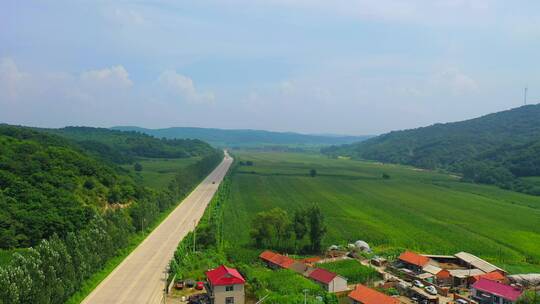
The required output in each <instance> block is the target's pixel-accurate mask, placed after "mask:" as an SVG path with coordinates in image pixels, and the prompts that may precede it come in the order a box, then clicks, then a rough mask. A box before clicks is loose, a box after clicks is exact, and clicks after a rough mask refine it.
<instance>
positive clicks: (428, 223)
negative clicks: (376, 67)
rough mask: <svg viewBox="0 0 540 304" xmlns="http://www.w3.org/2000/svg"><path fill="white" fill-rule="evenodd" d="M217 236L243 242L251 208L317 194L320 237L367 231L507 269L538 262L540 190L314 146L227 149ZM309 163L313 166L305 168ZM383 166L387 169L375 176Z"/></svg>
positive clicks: (398, 243)
mask: <svg viewBox="0 0 540 304" xmlns="http://www.w3.org/2000/svg"><path fill="white" fill-rule="evenodd" d="M235 157H236V158H237V160H238V161H252V162H253V166H239V167H238V168H237V169H236V171H235V173H233V176H232V184H231V197H230V201H229V202H228V203H227V204H226V205H225V206H226V207H225V210H224V216H225V222H228V223H238V224H234V225H225V236H226V238H227V239H228V240H227V241H228V242H230V243H231V244H235V245H238V244H247V243H249V242H250V238H249V230H250V229H249V226H250V223H251V222H250V221H251V218H252V216H253V215H254V214H256V213H257V212H260V211H263V210H268V209H269V208H272V207H280V208H283V209H285V210H288V211H293V210H295V208H299V207H302V206H309V205H310V204H317V205H319V206H320V208H321V209H322V210H323V212H324V214H325V216H326V223H327V225H328V233H327V235H326V237H325V239H324V244H325V245H330V244H347V243H349V242H353V241H355V240H358V239H362V240H365V241H367V242H368V243H370V244H371V245H372V247H374V249H375V251H376V252H379V253H383V254H396V253H398V252H399V251H400V250H402V249H403V248H408V249H412V250H417V251H419V252H424V253H433V254H452V253H456V252H459V251H467V252H470V253H473V254H476V255H479V256H481V257H483V258H485V259H487V260H489V261H492V262H494V263H497V264H498V265H500V266H502V267H505V268H507V269H508V270H509V271H511V272H521V271H540V197H535V196H529V195H525V194H520V193H517V192H511V191H505V190H501V189H499V188H496V187H491V186H485V185H475V184H468V183H462V182H459V180H458V178H457V177H455V176H451V175H447V174H442V173H436V172H429V171H423V170H418V169H414V168H411V167H405V166H398V165H389V164H380V163H373V162H361V161H353V160H347V159H328V158H326V157H324V156H321V155H318V154H300V153H270V152H269V153H255V152H243V153H242V152H237V153H235ZM311 169H315V170H316V171H317V175H316V176H315V177H310V176H309V171H310V170H311ZM383 173H385V174H387V175H388V176H389V178H387V179H384V178H383V177H382V175H383Z"/></svg>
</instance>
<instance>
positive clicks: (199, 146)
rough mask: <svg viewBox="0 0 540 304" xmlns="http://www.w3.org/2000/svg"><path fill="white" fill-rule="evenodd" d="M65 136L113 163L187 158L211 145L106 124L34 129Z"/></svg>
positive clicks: (205, 150) (211, 150) (207, 149)
mask: <svg viewBox="0 0 540 304" xmlns="http://www.w3.org/2000/svg"><path fill="white" fill-rule="evenodd" d="M37 130H40V131H45V132H48V133H52V134H56V135H59V136H62V137H65V138H68V139H70V140H72V141H74V142H76V143H77V145H78V146H79V147H80V148H81V149H83V150H85V151H86V152H88V153H90V154H93V155H95V156H99V157H101V158H103V159H107V160H109V161H112V162H114V163H119V164H122V163H131V162H133V161H134V159H135V158H136V157H148V158H188V157H194V156H202V155H207V154H210V153H212V152H213V150H214V149H213V148H212V147H211V146H210V145H208V144H207V143H205V142H203V141H201V140H198V139H161V138H155V137H152V136H150V135H147V134H143V133H140V132H129V131H128V132H123V131H119V130H111V129H105V128H91V127H66V128H61V129H37Z"/></svg>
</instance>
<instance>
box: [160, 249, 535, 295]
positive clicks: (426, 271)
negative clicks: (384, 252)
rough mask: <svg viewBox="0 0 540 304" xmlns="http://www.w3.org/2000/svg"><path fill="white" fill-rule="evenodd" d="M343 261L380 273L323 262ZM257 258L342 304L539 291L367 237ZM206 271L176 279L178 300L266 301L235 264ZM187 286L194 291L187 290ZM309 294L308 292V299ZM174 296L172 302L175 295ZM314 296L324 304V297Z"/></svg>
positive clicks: (469, 264) (530, 281) (527, 282)
mask: <svg viewBox="0 0 540 304" xmlns="http://www.w3.org/2000/svg"><path fill="white" fill-rule="evenodd" d="M345 261H350V262H351V263H352V262H357V263H358V264H359V265H361V267H366V268H369V269H371V270H373V271H374V273H376V274H377V275H376V276H372V277H370V279H369V280H367V281H366V282H363V283H356V282H350V280H349V279H348V278H347V277H346V276H344V275H341V274H339V273H337V272H339V271H336V272H332V271H330V270H328V269H325V268H328V267H325V265H329V264H333V263H334V264H335V263H343V262H345ZM258 262H259V263H262V264H263V265H264V266H265V267H267V268H268V269H271V270H274V271H279V270H288V271H291V272H294V273H296V274H297V275H298V276H302V277H304V278H306V279H308V280H310V281H312V282H314V283H316V284H317V285H319V286H320V287H321V288H322V290H324V291H326V292H328V293H332V294H335V295H336V297H337V299H338V301H339V303H340V304H341V303H343V304H345V303H350V304H400V303H401V304H413V303H419V304H454V303H455V304H511V303H519V302H518V301H519V299H520V298H521V297H522V295H523V294H524V293H525V292H531V294H534V295H537V293H538V291H539V290H540V274H522V275H509V274H508V272H507V271H505V270H504V269H502V268H500V267H497V266H496V265H493V264H491V263H489V262H487V261H485V260H483V259H481V258H479V257H477V256H475V255H473V254H470V253H467V252H458V253H456V254H454V255H436V254H420V253H417V252H413V251H408V250H407V251H403V252H401V254H400V255H399V256H397V257H396V258H393V259H390V258H384V257H380V256H377V255H373V254H372V253H371V250H370V248H369V245H368V244H367V243H366V242H363V241H357V242H356V243H355V244H350V245H349V246H348V247H347V248H342V247H340V246H335V245H334V246H331V247H330V248H328V250H327V251H326V253H325V255H324V256H314V257H303V258H295V257H293V256H289V255H287V254H280V253H277V252H274V251H270V250H265V251H262V252H261V253H260V254H259V256H258ZM351 265H354V264H351ZM205 275H206V280H205V281H199V282H195V281H193V280H190V281H189V282H181V284H180V283H178V282H176V284H171V286H169V288H171V289H174V288H176V289H181V290H183V291H182V294H183V295H184V296H182V297H181V298H180V300H179V303H184V302H187V303H201V304H203V303H209V304H210V303H212V304H244V303H249V304H255V303H257V304H258V303H264V301H265V298H264V297H263V298H260V299H249V298H247V297H246V294H245V290H246V287H245V285H246V284H247V283H246V278H244V276H243V275H242V274H241V273H240V272H239V271H238V270H237V269H235V268H231V267H228V266H227V265H221V266H219V267H217V268H215V269H210V270H208V271H206V272H205ZM186 283H187V285H186ZM190 287H191V288H190ZM185 289H188V290H190V291H191V292H187V293H186V291H185ZM307 292H308V291H307V290H305V293H306V294H305V299H304V302H305V303H306V301H307V297H308V294H307ZM172 293H173V294H174V291H172ZM190 293H191V295H190ZM170 299H171V300H172V302H174V297H172V298H170ZM315 299H316V300H318V301H320V303H323V299H322V297H320V296H316V297H315ZM176 300H178V298H177V299H176ZM535 300H536V299H535ZM533 303H536V302H533Z"/></svg>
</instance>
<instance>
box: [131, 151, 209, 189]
mask: <svg viewBox="0 0 540 304" xmlns="http://www.w3.org/2000/svg"><path fill="white" fill-rule="evenodd" d="M198 160H200V157H191V158H171V159H169V158H141V159H139V160H137V162H138V163H139V164H141V165H142V171H140V172H136V171H135V170H134V167H133V165H123V166H122V168H124V169H127V170H129V171H130V172H133V173H134V174H135V175H136V176H138V177H139V178H140V179H141V181H142V184H143V185H145V186H148V187H151V188H154V189H159V190H161V189H165V188H167V186H168V185H169V182H170V181H171V180H172V179H173V177H174V176H175V174H176V173H178V171H179V170H180V169H182V168H184V167H186V166H189V165H191V164H194V163H195V162H197V161H198Z"/></svg>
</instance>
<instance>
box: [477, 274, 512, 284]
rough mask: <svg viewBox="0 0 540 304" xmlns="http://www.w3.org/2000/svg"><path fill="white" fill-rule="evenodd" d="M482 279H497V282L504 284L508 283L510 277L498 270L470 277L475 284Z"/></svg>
mask: <svg viewBox="0 0 540 304" xmlns="http://www.w3.org/2000/svg"><path fill="white" fill-rule="evenodd" d="M480 279H486V280H491V281H495V282H499V283H503V284H505V283H508V279H507V278H506V277H505V276H504V275H503V274H502V273H500V272H498V271H492V272H489V273H485V274H479V275H476V276H473V277H472V278H470V283H471V284H474V283H476V282H478V281H480Z"/></svg>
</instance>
